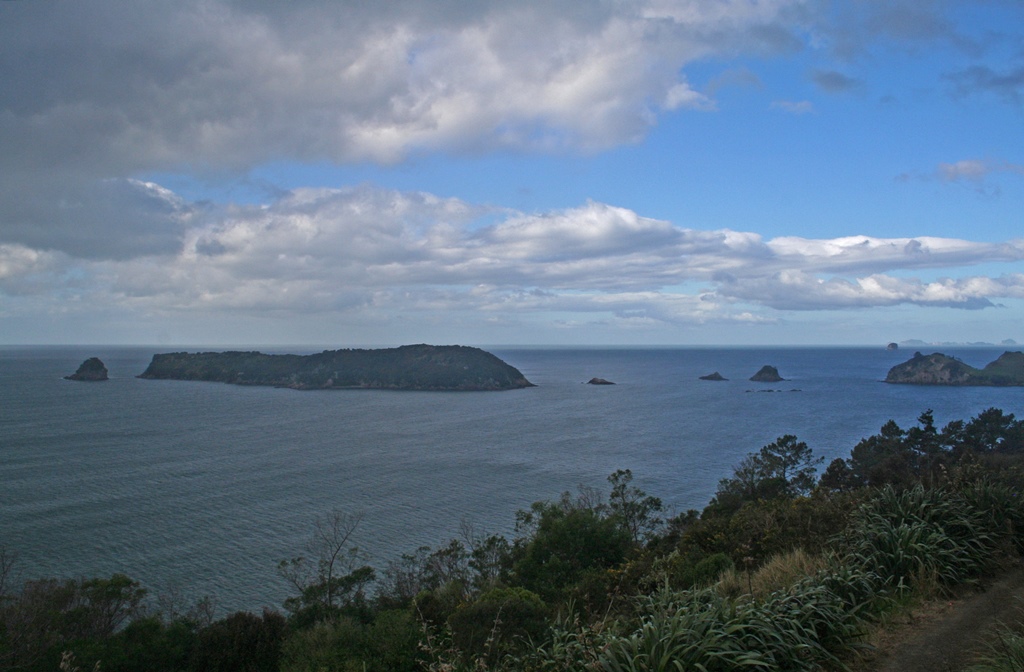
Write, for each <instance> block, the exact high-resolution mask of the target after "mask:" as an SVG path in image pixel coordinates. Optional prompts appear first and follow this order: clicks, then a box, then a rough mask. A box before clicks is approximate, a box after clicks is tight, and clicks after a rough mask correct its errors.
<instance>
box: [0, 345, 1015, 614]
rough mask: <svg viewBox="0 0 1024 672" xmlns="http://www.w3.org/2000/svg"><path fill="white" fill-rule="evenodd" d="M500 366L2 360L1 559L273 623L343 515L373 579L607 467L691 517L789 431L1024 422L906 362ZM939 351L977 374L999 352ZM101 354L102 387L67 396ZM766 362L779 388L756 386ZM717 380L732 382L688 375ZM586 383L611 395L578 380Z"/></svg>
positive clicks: (754, 355) (745, 360)
mask: <svg viewBox="0 0 1024 672" xmlns="http://www.w3.org/2000/svg"><path fill="white" fill-rule="evenodd" d="M215 349H216V350H224V349H226V348H215ZM487 349H488V350H489V351H491V352H493V353H494V354H496V355H497V356H499V357H501V358H502V359H503V360H505V361H506V362H508V363H509V364H511V365H513V366H515V367H516V368H518V369H519V370H520V371H522V372H523V374H524V375H525V376H526V377H527V378H528V379H529V380H530V381H531V382H533V383H535V384H536V385H537V387H534V388H530V389H524V390H515V391H509V392H456V393H445V392H393V391H376V390H332V391H295V390H288V389H276V388H261V387H238V386H231V385H223V384H218V383H202V382H191V381H161V380H140V379H138V378H136V377H135V376H136V375H138V374H139V373H141V372H142V371H143V370H144V369H145V368H146V366H147V365H148V363H149V360H150V358H151V357H152V355H153V354H155V353H158V352H172V351H175V350H179V351H180V350H189V351H196V348H173V347H170V348H169V347H158V348H153V347H86V346H74V347H72V346H68V347H0V546H2V547H4V548H6V550H7V552H8V553H15V554H17V557H18V560H17V564H16V570H17V572H18V576H19V577H20V578H21V579H31V578H40V577H93V576H109V575H110V574H112V573H114V572H122V573H125V574H127V575H128V576H130V577H132V578H133V579H136V580H138V581H140V582H141V583H142V584H143V585H144V586H145V587H146V588H148V589H149V590H150V591H151V592H152V593H154V594H156V593H161V594H171V593H173V594H176V595H179V596H182V597H184V598H186V599H189V600H194V599H198V598H200V597H202V596H207V595H208V596H211V597H212V598H213V599H214V601H215V604H216V605H217V608H218V611H219V612H220V613H221V614H222V615H223V614H225V613H229V612H232V611H235V610H242V609H244V610H252V611H256V610H259V609H261V608H262V607H264V606H267V607H271V608H276V609H280V608H281V605H282V602H283V600H284V598H285V597H287V596H288V595H289V592H288V587H287V586H286V584H285V583H284V581H283V580H282V579H281V578H280V577H279V576H278V574H277V565H278V563H279V562H280V561H281V560H284V559H287V558H291V557H294V556H297V555H301V554H303V553H304V544H305V543H306V541H307V540H308V539H309V537H310V534H311V532H312V526H313V523H314V520H315V519H316V518H317V516H323V515H326V514H328V513H329V512H330V511H331V510H333V509H340V510H343V511H346V512H349V513H353V514H357V513H358V514H361V515H362V522H361V524H360V526H359V528H358V529H357V531H356V533H355V535H354V541H355V543H356V545H357V546H358V547H359V548H360V549H361V551H362V552H363V553H364V554H365V557H366V561H367V563H368V564H371V565H373V566H374V567H376V568H377V569H379V570H382V569H383V568H384V567H385V566H386V565H387V563H388V562H389V561H391V560H394V559H397V558H398V557H399V555H400V554H402V553H411V552H413V551H415V550H416V548H418V547H419V546H423V545H428V546H432V547H435V548H436V547H439V546H441V545H443V544H445V543H446V542H447V541H448V540H449V539H450V538H452V537H456V536H458V534H459V530H460V526H461V525H462V524H463V523H464V522H465V523H468V524H470V525H472V526H473V528H474V529H475V530H476V531H478V532H488V533H491V532H495V533H502V534H511V533H512V530H513V526H514V521H515V512H516V511H517V510H519V509H526V508H528V507H529V505H530V504H531V503H532V502H534V501H537V500H543V499H554V498H557V497H558V496H559V494H560V493H561V492H563V491H566V490H569V491H575V490H576V489H577V488H578V487H579V486H580V485H583V486H586V487H598V488H603V489H604V490H605V491H607V483H606V478H607V476H608V475H609V474H611V473H612V472H614V471H615V470H617V469H630V470H632V472H633V474H634V484H635V485H637V486H639V487H640V488H642V489H644V490H645V491H646V492H647V493H648V494H652V495H656V496H658V497H660V498H662V500H663V501H664V502H665V504H666V506H667V507H668V508H669V509H670V511H671V512H682V511H686V510H687V509H691V508H696V509H700V508H702V507H703V506H704V505H705V504H706V503H707V502H708V500H709V499H710V498H711V496H712V495H713V494H714V492H715V488H716V486H717V484H718V481H719V480H720V479H722V478H725V477H728V476H729V475H731V472H732V468H733V467H734V466H735V465H736V464H737V463H738V462H739V461H740V460H741V459H742V458H743V457H744V456H745V455H746V454H747V453H750V452H754V451H757V450H758V449H760V447H761V446H763V445H765V444H767V443H770V442H772V441H773V440H775V439H776V438H778V437H779V436H782V435H784V434H794V435H796V436H797V437H798V438H799V439H800V440H801V441H805V442H806V443H807V444H808V445H809V446H810V447H811V448H812V449H813V451H814V452H815V454H816V455H820V456H823V457H824V458H825V460H826V464H827V463H828V461H831V460H832V459H833V458H835V457H846V456H848V455H849V452H850V449H851V448H853V446H854V445H855V444H856V443H857V441H859V440H860V439H861V438H863V437H866V436H870V435H872V434H875V433H877V432H878V430H879V428H880V427H881V426H882V424H883V423H885V422H886V421H887V420H890V419H892V420H895V421H896V422H897V423H899V424H900V425H901V426H903V427H908V426H911V425H913V424H914V423H915V422H916V419H917V417H918V416H919V415H920V414H921V413H922V412H923V411H925V410H928V409H931V410H933V412H934V415H935V419H936V423H937V424H938V425H940V426H941V425H943V424H945V423H947V422H949V421H952V420H957V419H968V418H970V417H972V416H974V415H977V414H978V413H979V412H981V411H983V410H985V409H986V408H990V407H998V408H1002V409H1003V410H1004V411H1006V412H1010V413H1015V414H1016V415H1017V416H1018V417H1020V416H1021V415H1022V413H1024V388H952V387H917V386H901V385H887V384H884V383H882V382H881V380H882V379H884V377H885V374H886V372H887V371H888V370H889V368H890V367H892V366H893V365H895V364H898V363H900V362H902V361H905V360H906V359H908V358H909V357H910V356H911V355H912V354H913V353H912V352H911V351H908V350H906V349H903V350H899V351H896V352H890V351H886V350H885V349H884V348H882V347H877V348H795V347H794V348H646V349H628V348H610V349H597V348H594V349H565V348H561V349H544V348H498V347H495V348H487ZM940 350H941V351H943V352H945V353H946V354H950V355H954V356H958V357H960V358H961V359H963V360H964V361H965V362H967V363H968V364H972V365H975V366H982V365H984V364H986V363H988V362H989V361H991V360H993V359H995V358H996V357H997V356H998V355H999V354H1001V352H1002V351H1003V349H1002V348H996V349H988V348H941V349H940ZM278 351H281V352H295V353H300V354H304V353H308V352H311V350H310V349H308V348H305V349H299V348H295V349H290V350H289V349H283V350H278ZM932 351H933V350H932V349H929V350H926V352H932ZM93 356H97V357H99V358H100V359H102V360H103V361H104V363H105V364H106V365H107V368H108V369H109V371H110V380H109V381H107V382H105V383H79V382H71V381H67V380H64V379H63V376H65V375H68V374H70V373H73V372H74V371H75V370H76V368H77V367H78V365H79V364H80V363H81V362H82V361H83V360H84V359H86V358H87V357H93ZM765 364H770V365H773V366H775V367H776V368H778V370H779V372H780V374H781V375H782V376H783V377H784V378H786V379H787V380H786V381H784V382H782V383H775V384H759V383H752V382H750V381H749V380H748V378H749V377H750V376H751V375H753V374H754V373H755V372H756V371H757V370H758V369H760V368H761V366H763V365H765ZM714 371H718V372H720V373H721V374H722V375H723V376H725V377H726V378H728V379H729V380H728V381H726V382H707V381H701V380H699V379H698V378H699V376H702V375H705V374H709V373H712V372H714ZM593 377H600V378H605V379H607V380H610V381H612V382H614V383H616V384H615V385H609V386H594V385H586V384H584V383H585V382H586V381H587V380H589V379H591V378H593Z"/></svg>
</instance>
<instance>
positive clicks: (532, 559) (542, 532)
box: [512, 503, 632, 599]
mask: <svg viewBox="0 0 1024 672" xmlns="http://www.w3.org/2000/svg"><path fill="white" fill-rule="evenodd" d="M531 514H532V516H534V517H535V520H536V523H535V527H534V528H533V533H532V535H531V536H530V537H529V538H526V539H520V540H519V541H518V542H517V543H518V549H517V551H518V553H517V554H518V558H517V559H516V562H515V564H514V565H513V572H512V575H513V578H514V579H515V580H518V581H519V582H520V583H521V584H522V585H523V586H525V587H526V588H528V589H529V590H532V591H534V592H536V593H538V594H539V595H540V596H541V597H543V598H545V599H552V598H557V597H558V596H559V595H561V594H562V593H563V592H564V591H566V590H568V589H570V588H571V587H572V586H574V585H575V584H576V583H577V582H579V581H580V580H581V579H582V578H583V576H584V575H585V574H586V573H587V572H588V571H590V570H594V569H607V568H609V567H614V566H616V565H618V564H620V563H621V562H622V561H623V560H625V558H626V555H627V553H628V552H629V549H630V547H631V546H632V538H631V537H630V536H629V533H628V532H626V530H625V529H624V528H623V527H622V526H621V525H619V523H618V521H616V520H615V519H613V518H610V517H605V516H602V515H600V513H599V512H598V511H597V510H595V509H593V508H585V507H580V508H569V509H566V508H565V507H563V506H561V505H560V504H557V503H537V504H534V506H533V509H532V511H531Z"/></svg>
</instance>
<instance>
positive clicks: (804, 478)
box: [708, 434, 824, 514]
mask: <svg viewBox="0 0 1024 672" xmlns="http://www.w3.org/2000/svg"><path fill="white" fill-rule="evenodd" d="M823 460H824V458H821V457H814V453H813V452H812V451H811V449H810V448H809V447H808V446H807V444H806V443H804V442H803V441H797V438H796V437H795V436H793V435H792V434H786V435H785V436H780V437H779V438H778V439H776V440H775V441H773V442H772V443H769V444H768V445H767V446H764V447H762V448H761V450H760V451H758V452H756V453H750V454H749V455H747V456H746V457H745V458H743V460H741V461H740V463H739V464H738V465H737V466H736V467H735V469H734V470H733V476H732V478H723V479H722V480H721V481H719V482H718V491H717V492H716V493H715V497H714V499H712V500H711V503H710V504H709V505H708V510H709V512H713V513H723V514H732V513H734V512H736V511H738V510H739V508H740V507H741V506H743V504H744V503H746V502H753V501H758V500H771V499H778V498H793V497H802V496H804V495H807V494H808V493H809V492H810V491H811V490H812V489H813V488H814V483H815V477H814V474H815V472H816V471H817V468H818V465H819V464H821V463H822V461H823Z"/></svg>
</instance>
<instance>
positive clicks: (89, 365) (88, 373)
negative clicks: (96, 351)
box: [64, 357, 107, 383]
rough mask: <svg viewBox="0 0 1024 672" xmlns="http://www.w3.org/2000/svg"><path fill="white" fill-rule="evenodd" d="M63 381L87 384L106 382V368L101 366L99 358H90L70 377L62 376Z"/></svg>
mask: <svg viewBox="0 0 1024 672" xmlns="http://www.w3.org/2000/svg"><path fill="white" fill-rule="evenodd" d="M64 379H65V380H81V381H84V382H87V383H98V382H100V381H103V380H107V367H106V366H104V365H103V362H102V361H100V358H99V357H90V358H89V359H87V360H85V361H84V362H82V365H81V366H79V367H78V371H75V372H74V373H72V374H71V375H70V376H64Z"/></svg>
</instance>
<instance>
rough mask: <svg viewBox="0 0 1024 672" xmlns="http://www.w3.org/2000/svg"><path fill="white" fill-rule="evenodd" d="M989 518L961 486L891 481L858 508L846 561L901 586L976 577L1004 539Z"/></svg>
mask: <svg viewBox="0 0 1024 672" xmlns="http://www.w3.org/2000/svg"><path fill="white" fill-rule="evenodd" d="M990 522H991V520H990V518H988V517H986V516H985V515H984V514H983V512H982V511H980V510H979V509H978V508H976V507H975V506H974V505H972V503H971V502H970V501H969V500H968V499H967V498H966V497H964V496H963V495H962V494H960V493H958V492H953V491H950V490H946V489H943V488H935V489H926V488H924V487H923V486H920V485H918V486H916V487H913V488H909V489H906V490H896V489H895V488H892V487H891V486H886V487H885V488H883V489H881V490H879V491H878V492H877V493H876V495H875V496H874V497H873V498H872V499H871V500H869V501H868V502H867V503H866V504H864V505H863V506H861V507H860V509H859V510H858V511H857V512H856V513H855V514H854V517H853V521H852V523H851V525H850V527H849V528H848V529H847V531H846V533H845V535H844V539H843V543H844V545H845V547H846V550H847V553H848V561H849V562H850V563H851V564H853V565H854V566H855V567H859V568H861V569H863V570H865V571H869V572H873V573H875V574H877V575H878V576H879V577H881V579H882V580H883V581H885V582H886V583H888V584H889V585H890V586H894V587H896V588H898V589H900V590H903V589H909V588H910V587H912V586H916V587H918V588H927V587H929V586H932V587H936V588H939V589H943V588H948V587H951V586H954V585H956V584H959V583H966V582H970V581H973V580H974V579H975V578H976V577H977V576H979V575H980V574H982V573H983V572H984V571H985V570H986V569H988V568H990V567H991V565H992V562H993V558H994V557H995V551H996V550H997V547H998V546H999V544H1000V538H1001V535H1000V534H999V531H997V530H993V529H992V527H991V525H990Z"/></svg>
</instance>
